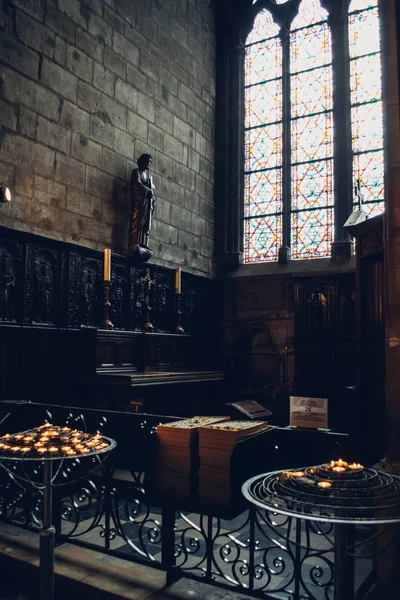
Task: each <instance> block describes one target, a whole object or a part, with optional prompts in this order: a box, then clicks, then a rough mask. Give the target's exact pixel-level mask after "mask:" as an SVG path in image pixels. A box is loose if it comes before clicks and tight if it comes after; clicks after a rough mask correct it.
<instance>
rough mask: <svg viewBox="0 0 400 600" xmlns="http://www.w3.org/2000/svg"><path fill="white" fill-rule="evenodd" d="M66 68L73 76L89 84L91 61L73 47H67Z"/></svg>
mask: <svg viewBox="0 0 400 600" xmlns="http://www.w3.org/2000/svg"><path fill="white" fill-rule="evenodd" d="M67 67H68V69H69V70H70V71H72V72H73V73H74V74H75V75H77V76H78V77H80V79H84V80H85V81H88V82H89V83H91V82H92V78H93V60H92V59H91V58H89V56H88V55H87V54H85V53H84V52H80V51H79V50H77V49H76V48H75V47H74V46H70V45H68V47H67Z"/></svg>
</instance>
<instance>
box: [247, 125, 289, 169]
mask: <svg viewBox="0 0 400 600" xmlns="http://www.w3.org/2000/svg"><path fill="white" fill-rule="evenodd" d="M281 163H282V126H281V124H277V125H267V126H266V127H259V128H257V129H249V130H248V131H246V172H247V171H256V170H260V169H267V168H268V169H271V168H275V167H277V166H278V165H280V164H281Z"/></svg>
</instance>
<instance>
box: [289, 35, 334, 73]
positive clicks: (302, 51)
mask: <svg viewBox="0 0 400 600" xmlns="http://www.w3.org/2000/svg"><path fill="white" fill-rule="evenodd" d="M290 39H291V43H290V70H291V73H298V72H299V71H306V70H307V69H315V68H316V67H320V66H323V65H328V64H330V63H331V62H332V50H331V43H330V34H329V28H328V25H327V23H320V24H318V25H315V26H314V27H307V28H306V29H298V30H297V31H292V32H291V35H290Z"/></svg>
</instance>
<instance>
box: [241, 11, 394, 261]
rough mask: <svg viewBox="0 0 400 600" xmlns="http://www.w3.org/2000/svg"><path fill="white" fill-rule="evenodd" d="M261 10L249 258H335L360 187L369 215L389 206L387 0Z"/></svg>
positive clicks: (249, 118) (248, 187) (248, 177)
mask: <svg viewBox="0 0 400 600" xmlns="http://www.w3.org/2000/svg"><path fill="white" fill-rule="evenodd" d="M253 4H255V6H253V10H254V11H255V13H254V19H253V20H252V27H251V30H250V32H249V33H248V35H247V37H246V40H245V59H244V60H245V65H244V71H245V166H244V171H245V173H244V261H245V262H246V263H252V262H266V261H275V260H277V259H278V258H279V256H280V253H281V252H282V249H285V248H290V250H291V258H292V259H308V258H321V257H327V256H329V255H330V253H331V245H332V243H333V242H335V241H342V240H343V239H345V236H344V234H343V229H342V226H343V223H344V221H345V219H346V218H347V217H348V216H349V214H350V212H351V209H352V206H353V194H352V190H354V188H355V186H356V185H357V182H358V181H359V182H360V187H361V191H362V195H363V199H364V203H365V210H366V211H367V212H368V214H370V215H375V214H377V213H379V212H382V211H383V206H384V205H383V199H384V188H383V125H382V121H383V119H382V92H381V61H380V32H379V14H378V0H353V1H352V2H350V1H349V0H339V1H338V0H258V1H257V2H253ZM356 201H357V202H358V201H359V199H358V198H356ZM343 236H344V237H343Z"/></svg>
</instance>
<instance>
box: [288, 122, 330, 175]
mask: <svg viewBox="0 0 400 600" xmlns="http://www.w3.org/2000/svg"><path fill="white" fill-rule="evenodd" d="M332 154H333V144H332V114H331V113H330V112H329V113H321V114H319V115H314V116H312V117H303V118H301V119H295V120H293V121H292V162H293V163H298V162H304V161H308V160H315V159H318V158H328V157H331V156H332Z"/></svg>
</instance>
